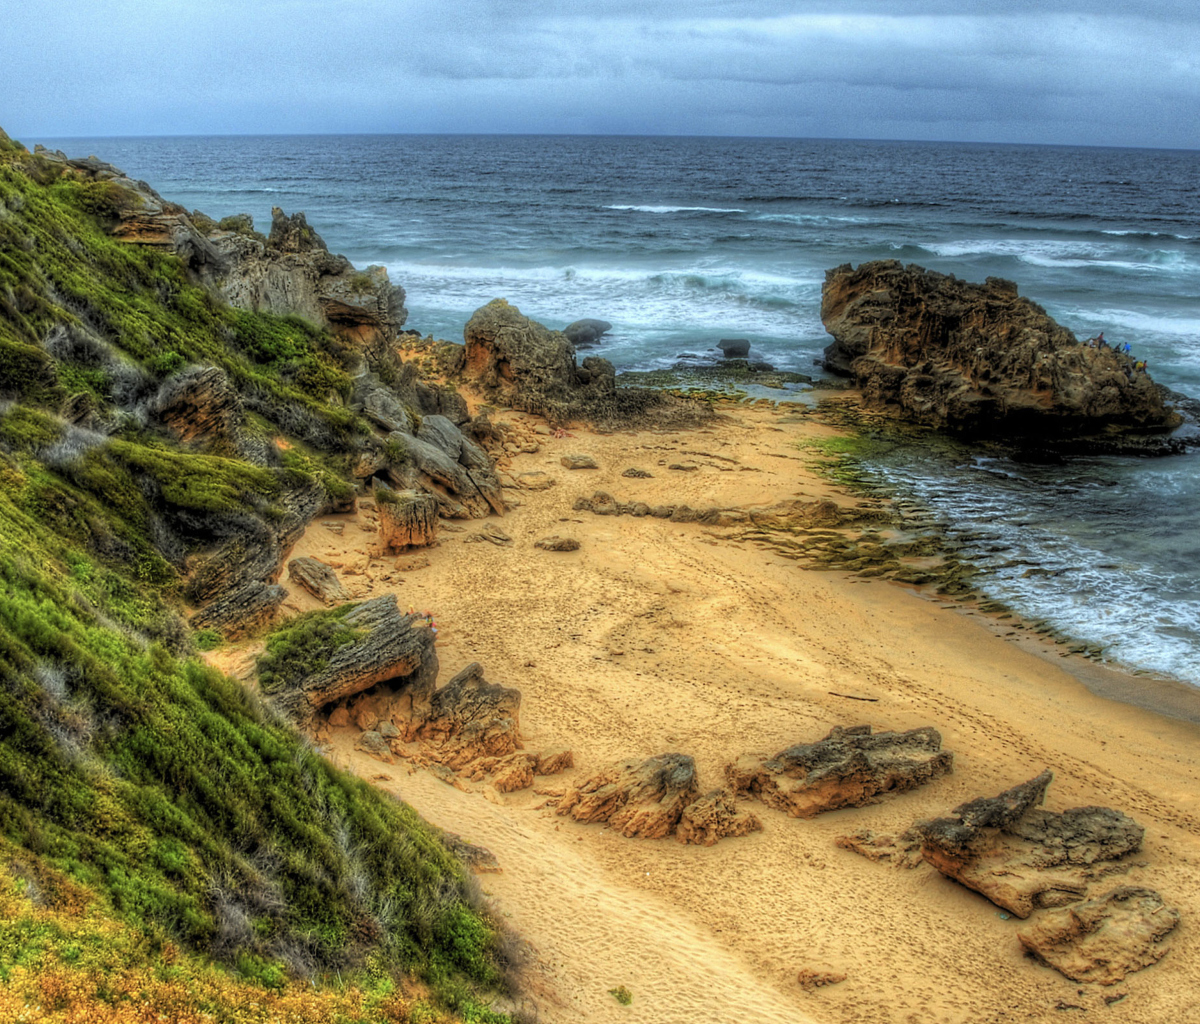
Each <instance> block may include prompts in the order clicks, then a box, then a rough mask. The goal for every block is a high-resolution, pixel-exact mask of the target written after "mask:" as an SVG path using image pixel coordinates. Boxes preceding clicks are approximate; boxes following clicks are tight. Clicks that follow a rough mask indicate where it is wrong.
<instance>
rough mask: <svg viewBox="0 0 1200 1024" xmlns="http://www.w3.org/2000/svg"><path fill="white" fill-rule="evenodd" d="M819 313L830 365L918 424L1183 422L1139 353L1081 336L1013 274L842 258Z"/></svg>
mask: <svg viewBox="0 0 1200 1024" xmlns="http://www.w3.org/2000/svg"><path fill="white" fill-rule="evenodd" d="M821 319H822V321H823V322H824V324H825V329H826V330H827V331H828V332H829V333H830V334H832V335H833V338H834V341H833V343H832V344H831V345H830V346H829V347H828V348H826V350H825V367H826V368H827V369H829V370H832V371H834V372H836V373H841V374H843V375H846V376H851V377H853V378H854V380H855V382H856V383H857V385H858V386H859V387H860V388H861V389H862V393H863V399H864V401H865V402H866V403H867V404H869V405H874V406H877V407H881V408H885V409H888V410H890V411H893V412H894V413H896V414H897V415H899V416H901V417H903V418H905V419H909V420H913V421H915V422H919V423H925V424H929V425H931V426H937V427H947V428H950V429H954V430H959V431H964V432H968V433H973V434H981V433H986V434H987V435H988V436H989V437H996V436H1002V435H1008V436H1026V437H1034V438H1039V439H1041V440H1046V439H1052V438H1057V437H1068V436H1073V435H1102V434H1106V433H1107V434H1112V433H1113V432H1114V431H1116V432H1118V433H1119V431H1120V430H1125V431H1128V430H1135V431H1162V430H1169V429H1172V428H1173V427H1175V426H1178V425H1179V423H1180V422H1181V420H1180V417H1179V416H1178V415H1177V414H1176V413H1175V412H1174V411H1173V410H1172V409H1170V408H1169V407H1168V406H1167V405H1166V404H1165V402H1164V397H1163V392H1162V389H1160V388H1159V387H1158V386H1157V385H1156V384H1155V383H1154V382H1153V381H1152V380H1151V379H1150V378H1149V376H1148V375H1147V374H1145V373H1144V372H1135V371H1133V370H1132V365H1133V364H1132V360H1129V359H1128V357H1127V356H1122V355H1119V354H1118V353H1117V352H1115V351H1114V350H1112V349H1108V348H1104V349H1100V348H1089V347H1087V346H1084V345H1081V344H1079V342H1078V341H1077V340H1076V338H1075V336H1074V335H1073V334H1072V333H1071V332H1070V331H1069V330H1067V329H1066V328H1065V327H1062V326H1060V325H1059V324H1057V323H1055V322H1054V320H1052V319H1051V318H1050V317H1049V316H1047V315H1046V312H1045V310H1043V309H1042V308H1041V307H1040V306H1038V305H1036V304H1035V303H1033V302H1030V301H1029V300H1028V299H1023V298H1020V297H1018V295H1017V286H1016V285H1015V284H1013V283H1012V282H1011V281H1004V280H1001V279H999V278H994V277H992V278H988V279H987V282H986V283H985V284H982V285H979V284H970V283H968V282H966V281H959V280H958V279H956V278H955V277H953V276H948V275H945V274H939V273H936V272H934V271H927V270H925V269H924V268H922V267H918V266H916V265H914V264H910V265H909V266H907V267H905V266H903V265H902V264H900V263H899V262H898V261H896V260H880V261H876V262H872V263H864V264H862V265H861V266H859V268H858V269H857V270H855V269H854V268H853V267H851V266H850V265H849V264H846V265H844V266H840V267H837V268H835V269H833V270H830V271H829V272H828V273H826V275H825V286H824V289H823V290H822V293H821ZM1127 370H1128V371H1129V372H1126V371H1127Z"/></svg>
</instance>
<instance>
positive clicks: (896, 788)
mask: <svg viewBox="0 0 1200 1024" xmlns="http://www.w3.org/2000/svg"><path fill="white" fill-rule="evenodd" d="M941 748H942V737H941V735H940V734H939V733H938V731H937V730H936V729H933V728H930V727H928V726H927V727H925V728H922V729H911V730H909V731H908V732H903V733H895V732H881V733H876V734H874V735H872V733H871V727H870V726H869V725H858V726H853V727H851V728H842V727H841V726H837V727H835V728H834V729H833V730H832V731H831V732H830V733H829V735H828V736H826V737H825V738H824V739H822V740H820V741H818V742H816V743H806V744H798V745H797V746H794V747H789V748H788V749H787V750H784V751H782V752H780V753H779V754H776V755H775V757H773V758H767V759H762V758H756V757H743V758H741V759H740V760H739V761H738V762H737V763H736V764H732V765H729V766H728V767H727V768H726V769H725V777H726V779H727V781H728V783H729V786H730V788H731V789H732V790H733V791H734V792H735V793H737V794H741V793H750V794H752V795H754V796H757V797H758V798H759V799H760V800H762V802H763V803H765V804H766V805H767V806H768V807H774V808H776V809H777V810H781V811H786V812H787V813H788V814H790V815H791V816H792V817H794V818H810V817H813V816H814V815H817V814H820V813H821V812H823V811H831V810H835V809H836V808H838V807H859V806H861V805H863V804H865V803H869V802H871V801H873V800H874V799H875V797H877V796H878V795H880V794H882V793H900V792H904V791H905V790H909V789H915V788H916V787H917V786H923V785H924V784H925V783H927V782H931V781H932V780H934V779H936V778H939V777H940V776H942V775H945V774H947V773H948V772H950V771H952V770H953V767H954V755H953V754H952V753H951V752H950V751H948V750H942V749H941Z"/></svg>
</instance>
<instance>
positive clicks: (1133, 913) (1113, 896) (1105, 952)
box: [1017, 886, 1179, 985]
mask: <svg viewBox="0 0 1200 1024" xmlns="http://www.w3.org/2000/svg"><path fill="white" fill-rule="evenodd" d="M1177 924H1179V911H1178V910H1176V909H1175V908H1174V907H1172V906H1168V905H1167V904H1166V903H1165V902H1163V898H1162V897H1161V896H1160V895H1159V894H1158V893H1157V892H1155V891H1154V890H1153V889H1144V888H1140V887H1137V886H1121V887H1119V888H1117V889H1113V890H1112V891H1111V892H1109V893H1105V895H1103V896H1101V897H1100V898H1099V899H1094V900H1088V901H1087V902H1086V903H1076V904H1075V905H1074V906H1071V907H1067V908H1065V909H1063V910H1056V911H1053V912H1051V913H1047V914H1040V915H1039V916H1038V918H1037V920H1036V921H1035V922H1034V923H1032V924H1029V925H1026V926H1024V927H1022V928H1021V929H1020V930H1019V931H1018V932H1017V939H1018V940H1019V941H1020V943H1021V945H1022V946H1023V947H1024V948H1025V950H1026V951H1027V952H1028V953H1029V954H1030V955H1032V956H1034V957H1036V958H1037V959H1038V960H1041V961H1042V962H1043V963H1046V964H1049V965H1050V966H1051V967H1053V968H1054V969H1055V970H1056V971H1058V972H1059V973H1060V974H1063V975H1065V976H1066V977H1068V978H1070V979H1071V980H1072V981H1079V982H1096V983H1098V984H1100V985H1115V984H1116V983H1117V982H1119V981H1121V980H1122V979H1124V978H1125V976H1126V975H1128V974H1132V973H1133V972H1134V971H1140V970H1141V969H1142V968H1143V967H1149V966H1150V965H1151V964H1154V963H1157V962H1158V961H1159V960H1161V959H1162V958H1163V957H1164V956H1165V955H1166V954H1167V950H1168V948H1169V947H1168V946H1167V945H1166V944H1165V943H1164V942H1163V940H1164V939H1165V938H1166V936H1167V935H1169V934H1170V933H1171V931H1173V930H1174V928H1175V926H1176V925H1177Z"/></svg>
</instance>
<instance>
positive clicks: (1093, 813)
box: [914, 771, 1143, 918]
mask: <svg viewBox="0 0 1200 1024" xmlns="http://www.w3.org/2000/svg"><path fill="white" fill-rule="evenodd" d="M1052 778H1053V776H1052V774H1051V773H1050V772H1049V771H1046V772H1043V773H1042V774H1041V775H1039V776H1037V777H1036V778H1034V779H1031V780H1029V781H1028V782H1025V783H1022V784H1021V785H1019V786H1014V787H1013V788H1012V789H1009V790H1005V792H1003V793H1001V794H1000V795H999V796H996V797H990V798H981V799H979V800H972V801H971V802H970V803H966V804H963V805H962V806H960V807H956V808H955V809H954V811H953V812H952V816H950V817H945V818H937V819H935V820H933V821H927V822H919V823H918V824H917V825H916V826H914V827H915V829H916V831H917V833H918V834H919V835H920V836H921V840H922V851H921V852H922V856H923V857H924V859H925V861H926V862H928V863H929V864H932V865H933V866H934V867H935V868H937V870H938V871H940V872H941V873H942V874H944V875H946V876H947V877H948V878H953V879H955V880H956V881H958V882H961V883H962V884H963V885H965V886H967V888H969V889H974V890H975V891H976V892H979V893H982V894H983V895H984V896H986V897H987V898H988V899H989V900H991V901H992V902H993V903H995V904H996V905H997V906H999V907H1003V908H1004V909H1005V910H1007V911H1009V913H1011V914H1014V915H1016V916H1017V917H1021V918H1025V917H1028V916H1029V915H1030V914H1031V913H1033V911H1034V910H1036V909H1038V908H1042V907H1060V906H1064V905H1066V904H1068V903H1074V902H1076V901H1078V900H1081V899H1083V898H1084V897H1086V895H1087V892H1088V888H1089V886H1090V885H1091V883H1092V882H1093V881H1094V880H1096V879H1097V878H1101V877H1104V876H1105V875H1108V874H1111V873H1112V871H1113V870H1122V868H1121V867H1120V866H1119V865H1117V864H1116V863H1115V862H1117V861H1119V860H1120V859H1121V858H1123V857H1125V856H1127V855H1128V854H1131V853H1136V852H1137V851H1138V850H1139V849H1141V845H1142V835H1143V829H1142V828H1141V826H1139V825H1138V824H1137V822H1135V821H1134V820H1133V819H1132V818H1129V817H1128V816H1126V815H1124V814H1122V813H1121V812H1120V811H1114V810H1111V809H1109V808H1107V807H1076V808H1073V809H1071V810H1068V811H1064V812H1062V813H1061V814H1058V813H1052V812H1049V811H1045V810H1041V809H1040V808H1039V807H1037V805H1038V804H1040V803H1041V802H1042V800H1043V799H1044V797H1045V793H1046V787H1047V786H1049V784H1050V781H1051V779H1052Z"/></svg>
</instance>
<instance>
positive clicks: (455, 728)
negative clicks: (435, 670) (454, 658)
mask: <svg viewBox="0 0 1200 1024" xmlns="http://www.w3.org/2000/svg"><path fill="white" fill-rule="evenodd" d="M520 711H521V691H520V690H514V689H510V688H508V687H504V686H498V685H496V684H494V683H489V682H488V681H487V680H486V679H485V678H484V676H483V666H482V665H480V664H479V663H478V662H472V663H471V664H470V665H468V666H467V667H466V668H464V669H463V670H462V671H461V672H459V673H458V674H457V675H455V676H454V677H453V678H452V679H451V680H450V681H449V682H448V683H447V684H446V685H445V686H444V687H442V688H441V689H440V690H435V691H433V692H432V693H431V694H430V699H429V705H428V710H427V711H425V709H424V708H422V707H421V706H420V704H419V703H417V702H416V701H414V704H413V717H412V724H411V725H410V728H409V734H410V735H412V736H414V737H416V738H418V739H422V740H426V741H429V742H431V743H434V744H437V745H438V746H439V747H440V748H441V751H440V753H439V754H438V758H437V760H438V762H439V763H441V764H444V765H446V766H447V767H449V768H451V769H458V768H462V767H463V766H464V765H466V764H468V763H469V762H471V761H474V760H476V759H477V758H481V757H505V756H507V755H509V754H512V753H515V752H516V751H517V750H519V749H521V721H520ZM423 712H424V715H423V720H421V718H422V713H423Z"/></svg>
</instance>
